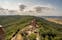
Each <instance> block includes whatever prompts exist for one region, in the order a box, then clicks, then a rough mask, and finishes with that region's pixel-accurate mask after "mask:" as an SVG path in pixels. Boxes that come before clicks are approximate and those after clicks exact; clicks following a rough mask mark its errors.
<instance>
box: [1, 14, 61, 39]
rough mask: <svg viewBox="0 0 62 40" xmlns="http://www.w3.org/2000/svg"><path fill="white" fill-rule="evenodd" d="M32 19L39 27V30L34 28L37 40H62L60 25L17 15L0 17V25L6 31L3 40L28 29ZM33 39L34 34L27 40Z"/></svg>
mask: <svg viewBox="0 0 62 40" xmlns="http://www.w3.org/2000/svg"><path fill="white" fill-rule="evenodd" d="M33 19H36V23H37V25H38V27H39V28H37V27H36V28H35V30H37V31H38V34H39V37H40V38H39V40H62V25H61V24H57V23H54V22H49V21H47V20H45V19H43V18H41V17H35V16H19V15H13V16H10V15H9V16H0V25H2V26H3V27H4V28H5V31H6V37H5V40H10V39H11V38H12V37H13V36H16V34H17V33H18V32H19V31H20V30H23V29H24V28H25V27H29V23H30V22H31V21H32V20H33ZM25 29H28V28H25ZM37 31H36V32H37ZM23 32H24V31H23ZM15 33H16V34H15ZM23 35H24V34H23ZM23 37H24V40H25V39H26V35H24V36H23ZM35 37H36V36H35V34H33V33H32V34H31V35H29V37H28V39H30V40H35ZM26 40H27V39H26Z"/></svg>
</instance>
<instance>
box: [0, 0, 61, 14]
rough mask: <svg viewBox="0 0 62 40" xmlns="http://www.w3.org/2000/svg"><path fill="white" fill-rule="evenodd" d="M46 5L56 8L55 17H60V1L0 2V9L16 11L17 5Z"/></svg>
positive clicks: (8, 0)
mask: <svg viewBox="0 0 62 40" xmlns="http://www.w3.org/2000/svg"><path fill="white" fill-rule="evenodd" d="M20 3H21V4H22V3H24V4H28V5H46V6H52V7H54V8H56V10H57V12H56V14H57V15H62V0H0V7H3V8H7V9H15V8H16V9H18V4H20Z"/></svg>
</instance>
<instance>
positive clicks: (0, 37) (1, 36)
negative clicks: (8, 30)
mask: <svg viewBox="0 0 62 40" xmlns="http://www.w3.org/2000/svg"><path fill="white" fill-rule="evenodd" d="M0 40H5V32H4V28H3V27H2V25H0Z"/></svg>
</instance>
